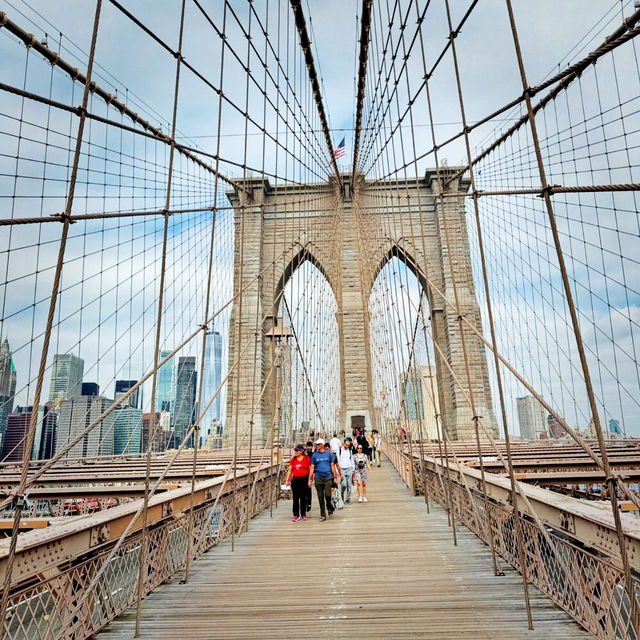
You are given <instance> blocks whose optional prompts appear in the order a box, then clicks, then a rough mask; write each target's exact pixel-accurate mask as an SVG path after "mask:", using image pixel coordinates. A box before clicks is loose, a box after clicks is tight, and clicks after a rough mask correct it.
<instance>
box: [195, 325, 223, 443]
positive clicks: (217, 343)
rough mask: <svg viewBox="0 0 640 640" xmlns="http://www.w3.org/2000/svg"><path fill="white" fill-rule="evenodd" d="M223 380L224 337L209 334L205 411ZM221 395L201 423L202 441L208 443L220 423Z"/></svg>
mask: <svg viewBox="0 0 640 640" xmlns="http://www.w3.org/2000/svg"><path fill="white" fill-rule="evenodd" d="M221 380H222V336H221V335H220V334H219V333H218V332H217V331H208V332H207V341H206V342H205V347H204V375H203V380H202V407H201V410H203V409H204V408H205V407H206V406H207V403H208V402H209V401H210V400H211V398H212V397H213V394H214V393H215V392H216V390H217V389H218V387H219V386H220V382H221ZM221 395H222V394H221V393H219V394H218V395H217V396H216V398H215V400H214V401H213V402H212V403H211V406H210V407H209V408H208V409H207V412H206V413H205V414H204V415H203V416H202V419H201V421H200V439H201V442H206V440H207V436H208V434H209V432H210V431H211V429H212V428H214V427H215V426H216V425H217V424H219V422H220V408H221V406H222V403H221Z"/></svg>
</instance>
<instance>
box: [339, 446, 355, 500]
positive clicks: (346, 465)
mask: <svg viewBox="0 0 640 640" xmlns="http://www.w3.org/2000/svg"><path fill="white" fill-rule="evenodd" d="M338 466H339V467H340V473H341V474H342V483H341V490H342V499H343V500H344V503H345V504H350V503H351V488H352V487H353V471H354V469H355V462H354V460H353V444H352V441H351V438H350V437H349V436H346V437H345V438H344V440H343V442H342V447H340V452H339V453H338Z"/></svg>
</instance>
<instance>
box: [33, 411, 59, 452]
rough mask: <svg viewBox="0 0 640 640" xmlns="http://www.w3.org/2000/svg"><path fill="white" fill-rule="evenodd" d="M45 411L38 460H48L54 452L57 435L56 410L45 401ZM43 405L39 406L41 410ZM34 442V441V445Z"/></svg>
mask: <svg viewBox="0 0 640 640" xmlns="http://www.w3.org/2000/svg"><path fill="white" fill-rule="evenodd" d="M44 408H46V409H47V412H46V414H45V416H44V418H45V419H44V420H43V422H42V433H41V436H40V450H39V451H38V459H39V460H48V459H49V458H52V457H53V454H54V453H55V452H56V438H57V437H58V412H57V411H55V410H54V408H53V406H52V405H51V404H50V403H49V402H47V404H46V405H45V406H44ZM42 409H43V407H41V410H42ZM35 444H36V443H34V446H35Z"/></svg>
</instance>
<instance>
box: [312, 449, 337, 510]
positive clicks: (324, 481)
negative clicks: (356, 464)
mask: <svg viewBox="0 0 640 640" xmlns="http://www.w3.org/2000/svg"><path fill="white" fill-rule="evenodd" d="M339 477H340V476H339V471H338V469H337V468H336V465H335V464H334V462H333V454H332V453H331V451H330V450H328V449H325V446H324V440H323V439H322V438H318V439H317V440H316V452H315V453H314V454H313V455H312V456H311V471H310V474H309V481H308V486H309V487H310V486H311V483H312V482H314V481H315V485H316V493H317V494H318V504H319V505H320V520H321V521H323V520H326V519H327V512H328V513H329V515H330V516H331V515H333V506H332V504H331V484H332V482H333V481H334V480H335V481H336V482H337V481H338V479H339Z"/></svg>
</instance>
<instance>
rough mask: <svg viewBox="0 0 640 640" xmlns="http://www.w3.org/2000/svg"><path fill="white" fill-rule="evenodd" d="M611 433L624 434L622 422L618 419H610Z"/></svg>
mask: <svg viewBox="0 0 640 640" xmlns="http://www.w3.org/2000/svg"><path fill="white" fill-rule="evenodd" d="M609 433H611V434H613V435H617V436H621V435H623V434H622V429H621V428H620V423H619V422H618V421H617V420H614V419H613V418H611V420H609Z"/></svg>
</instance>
